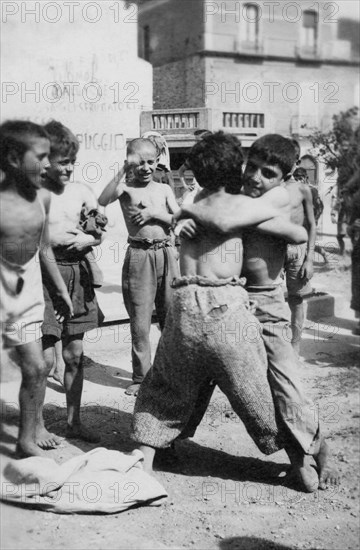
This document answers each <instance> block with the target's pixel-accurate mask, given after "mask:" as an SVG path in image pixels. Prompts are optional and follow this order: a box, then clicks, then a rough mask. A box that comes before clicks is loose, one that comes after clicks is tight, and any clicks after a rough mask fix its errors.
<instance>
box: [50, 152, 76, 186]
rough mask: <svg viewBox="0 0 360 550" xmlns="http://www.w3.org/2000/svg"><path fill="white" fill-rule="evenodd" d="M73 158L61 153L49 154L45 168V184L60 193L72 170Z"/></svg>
mask: <svg viewBox="0 0 360 550" xmlns="http://www.w3.org/2000/svg"><path fill="white" fill-rule="evenodd" d="M74 163H75V158H70V156H68V155H62V154H61V153H59V154H56V155H51V156H50V166H49V167H48V169H47V186H48V187H49V189H50V190H51V191H53V192H54V193H58V194H60V193H62V192H63V190H64V189H65V186H66V185H67V184H68V182H69V180H70V176H71V174H72V172H73V170H74Z"/></svg>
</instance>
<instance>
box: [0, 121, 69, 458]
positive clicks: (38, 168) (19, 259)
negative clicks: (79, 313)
mask: <svg viewBox="0 0 360 550" xmlns="http://www.w3.org/2000/svg"><path fill="white" fill-rule="evenodd" d="M49 151H50V142H49V138H48V135H47V133H46V132H45V130H44V129H43V128H42V127H41V126H38V125H37V124H34V123H32V122H28V121H22V120H16V121H11V120H10V121H7V122H5V123H4V124H2V125H1V126H0V159H1V160H0V167H1V170H2V171H3V173H4V174H5V179H4V180H3V181H2V182H1V186H0V197H1V202H0V208H1V211H0V246H1V249H0V264H1V272H0V273H1V275H0V321H1V333H2V345H3V344H4V346H5V347H15V348H16V351H17V356H18V362H19V366H20V368H21V373H22V382H21V386H20V393H19V402H20V427H19V437H18V441H17V455H18V456H19V457H21V458H22V457H28V456H37V455H40V456H43V453H42V452H41V451H40V448H39V447H42V448H44V449H46V448H49V447H50V448H51V447H53V446H54V445H57V444H58V443H59V440H58V439H57V438H56V437H55V436H54V435H53V434H50V433H49V432H48V431H47V430H46V429H45V426H44V422H43V416H42V410H43V405H44V398H45V389H46V379H47V372H48V371H47V367H46V364H45V361H44V356H43V352H42V347H41V333H40V327H41V323H42V321H43V318H44V299H43V293H42V282H41V270H40V263H39V256H40V257H41V260H42V262H43V265H44V270H46V272H47V276H48V277H49V279H50V280H51V281H52V284H53V286H54V292H55V293H56V296H57V300H58V304H59V305H60V306H61V309H62V311H63V312H64V313H65V314H67V315H72V313H73V308H72V304H71V300H70V297H69V294H68V292H67V289H66V286H65V284H64V282H63V280H62V278H61V275H60V273H59V270H58V268H57V266H56V263H55V261H54V255H53V253H52V250H51V247H50V246H49V242H50V240H49V233H48V214H49V207H50V193H49V192H48V191H46V190H44V189H42V185H43V181H44V177H45V175H46V168H47V167H48V165H49V160H48V155H49ZM56 315H58V313H56ZM58 316H59V315H58Z"/></svg>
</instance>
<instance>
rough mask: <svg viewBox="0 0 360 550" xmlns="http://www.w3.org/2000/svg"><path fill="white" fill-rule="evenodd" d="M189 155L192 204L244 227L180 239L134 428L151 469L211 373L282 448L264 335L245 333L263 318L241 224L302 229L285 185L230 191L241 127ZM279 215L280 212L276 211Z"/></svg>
mask: <svg viewBox="0 0 360 550" xmlns="http://www.w3.org/2000/svg"><path fill="white" fill-rule="evenodd" d="M190 162H191V168H192V170H193V172H194V174H195V177H196V179H197V180H198V181H199V183H200V185H201V186H202V187H203V189H202V191H201V192H200V193H199V194H198V195H197V197H196V199H195V200H196V206H197V207H199V209H200V211H201V212H206V211H208V210H209V211H211V213H212V215H213V216H214V219H215V224H214V225H216V219H217V218H218V216H224V214H225V216H226V217H227V218H228V219H229V220H230V223H233V220H234V219H236V220H237V225H238V230H237V232H236V235H233V236H230V237H229V236H226V235H224V234H220V233H218V232H216V231H211V230H209V231H208V233H207V234H206V236H205V235H204V234H203V235H199V238H198V239H193V240H187V241H184V243H183V244H182V246H181V250H180V266H181V274H182V277H180V278H177V279H175V280H174V283H173V286H174V288H175V291H174V295H173V299H172V303H171V306H170V308H169V311H168V314H167V317H166V322H165V328H164V331H163V333H162V335H161V338H160V342H159V345H158V348H157V352H156V356H155V360H154V364H153V367H152V369H151V370H150V371H149V373H148V374H147V376H146V378H145V380H144V382H143V383H142V385H141V387H140V391H139V395H138V398H137V400H136V403H135V410H134V417H133V433H132V437H133V439H134V440H135V441H136V442H137V443H139V444H140V450H141V451H142V452H143V453H144V457H145V461H144V468H145V469H146V470H147V471H148V472H151V471H152V463H153V458H154V455H155V450H156V449H157V448H165V447H167V446H169V445H170V444H171V443H172V442H173V441H174V440H175V439H176V438H177V437H178V436H179V434H181V432H182V430H183V429H184V428H185V426H186V424H187V422H188V420H189V418H190V416H191V414H192V412H193V410H194V408H195V405H196V402H197V399H198V396H199V391H200V389H201V387H202V386H203V383H204V382H206V381H207V380H209V379H214V380H215V382H216V383H217V384H218V385H219V387H220V389H221V390H222V391H223V392H224V393H225V394H226V396H227V397H228V399H229V401H230V403H231V405H232V407H233V408H234V410H235V411H236V413H237V414H238V415H239V417H240V418H241V419H242V420H243V422H244V424H245V426H246V428H247V429H248V431H249V433H250V435H251V437H253V439H254V441H255V442H256V444H257V445H258V446H259V448H260V449H261V450H262V451H263V452H264V453H266V454H270V453H272V452H275V451H276V450H279V448H281V447H280V446H279V445H280V443H279V441H278V439H279V434H278V431H277V427H276V421H275V410H274V404H273V399H272V396H271V392H270V387H269V384H268V381H267V366H266V353H265V349H264V345H263V341H262V339H261V337H257V338H253V339H251V341H250V339H249V338H247V337H246V334H245V333H246V330H247V329H246V327H249V326H253V327H255V328H256V329H258V330H259V329H260V327H259V323H258V322H257V321H256V319H255V317H254V316H253V315H252V313H251V312H250V305H249V300H248V295H247V293H246V291H245V290H244V288H243V286H242V281H241V280H240V278H239V275H240V272H241V268H242V239H241V231H240V230H239V225H241V226H246V225H252V224H255V223H260V222H262V221H264V220H269V221H268V222H265V223H263V224H261V226H259V228H260V227H261V228H262V229H263V230H264V231H271V232H272V231H274V233H275V234H278V233H279V231H282V232H288V233H289V235H290V238H291V236H292V237H293V239H294V242H302V241H303V240H305V239H306V238H307V237H306V231H305V230H304V229H303V228H299V227H297V226H295V225H293V224H289V222H288V221H287V218H289V201H288V197H287V193H286V191H284V190H282V189H275V190H274V191H273V192H271V193H269V196H268V197H266V199H265V198H259V199H256V200H253V199H250V198H248V197H245V196H243V195H233V194H230V193H228V192H227V191H226V188H228V187H229V188H232V189H234V187H235V185H236V184H237V187H238V189H240V185H239V183H238V182H239V174H241V168H242V163H243V154H242V150H241V146H240V142H239V141H238V140H237V138H236V137H235V136H231V135H226V134H223V133H222V132H218V133H216V134H213V135H211V136H208V137H207V138H205V139H204V140H202V141H201V142H199V143H198V144H196V145H195V146H194V147H193V149H192V150H191V152H190ZM181 215H182V214H181V213H180V214H179V215H178V216H179V217H180V216H181ZM280 215H282V218H280V217H278V218H276V219H275V218H274V216H280ZM178 216H175V217H178ZM272 218H274V219H272ZM239 219H240V220H241V224H239ZM274 222H275V223H274ZM280 226H281V229H280ZM234 326H235V327H239V330H238V334H239V336H240V341H239V338H235V339H234V338H233V337H231V336H229V335H227V334H226V331H227V330H228V331H229V332H230V331H232V332H233V329H234ZM260 333H261V331H260V330H259V332H258V335H260ZM224 336H225V337H224ZM264 404H266V407H264Z"/></svg>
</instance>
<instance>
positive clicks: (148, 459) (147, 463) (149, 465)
mask: <svg viewBox="0 0 360 550" xmlns="http://www.w3.org/2000/svg"><path fill="white" fill-rule="evenodd" d="M139 450H140V451H141V452H142V453H143V455H144V471H145V472H147V473H148V474H152V473H153V472H154V470H153V462H154V457H155V451H156V449H154V447H149V446H148V445H140V447H139Z"/></svg>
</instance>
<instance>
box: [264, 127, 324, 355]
mask: <svg viewBox="0 0 360 550" xmlns="http://www.w3.org/2000/svg"><path fill="white" fill-rule="evenodd" d="M271 135H272V136H273V137H272V138H271V137H269V140H272V141H271V144H270V147H272V149H273V150H274V149H275V147H276V139H277V137H276V136H277V134H269V136H271ZM280 138H281V139H284V138H282V136H280ZM272 142H273V144H272ZM289 142H290V145H292V147H293V148H294V150H295V162H294V166H293V167H292V168H291V170H290V172H289V174H286V178H285V180H286V184H285V185H286V189H287V190H288V191H289V195H290V201H291V212H292V213H291V220H292V221H293V222H294V223H297V224H299V225H304V226H305V227H306V229H307V231H308V236H309V240H308V242H307V243H303V244H301V245H295V246H294V245H292V244H289V245H288V247H287V251H286V260H285V264H284V268H285V276H286V287H287V291H288V304H289V307H290V311H291V332H292V338H291V344H292V346H293V348H294V351H295V353H296V354H297V355H299V354H300V342H301V333H302V329H303V325H304V296H306V295H309V294H311V293H312V287H311V284H310V279H311V278H312V276H313V274H314V266H313V262H314V252H315V239H316V223H315V218H314V209H313V202H312V195H311V191H310V188H309V186H307V185H305V184H304V183H302V182H299V181H296V180H295V178H294V177H293V176H292V173H293V171H294V170H295V168H296V166H297V165H298V164H299V162H300V146H299V144H298V143H297V141H296V140H289ZM269 143H270V141H269ZM280 146H281V145H280ZM265 147H267V144H266V143H265Z"/></svg>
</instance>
